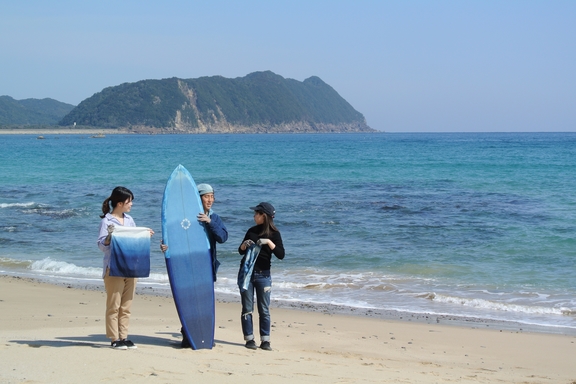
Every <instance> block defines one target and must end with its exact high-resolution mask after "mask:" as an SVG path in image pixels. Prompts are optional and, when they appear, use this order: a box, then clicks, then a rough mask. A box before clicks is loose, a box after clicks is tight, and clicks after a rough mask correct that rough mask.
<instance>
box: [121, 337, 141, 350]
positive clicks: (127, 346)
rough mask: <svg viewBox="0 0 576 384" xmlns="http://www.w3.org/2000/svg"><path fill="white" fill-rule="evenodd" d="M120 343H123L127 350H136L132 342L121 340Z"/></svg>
mask: <svg viewBox="0 0 576 384" xmlns="http://www.w3.org/2000/svg"><path fill="white" fill-rule="evenodd" d="M122 342H123V343H124V345H125V346H126V348H128V349H136V348H138V347H137V346H136V344H134V343H133V342H132V341H130V340H126V339H124V340H122Z"/></svg>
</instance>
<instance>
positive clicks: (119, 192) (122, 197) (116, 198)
mask: <svg viewBox="0 0 576 384" xmlns="http://www.w3.org/2000/svg"><path fill="white" fill-rule="evenodd" d="M128 199H130V200H134V194H133V193H132V191H130V190H129V189H128V188H125V187H116V188H114V190H112V194H111V195H110V197H109V198H107V199H106V200H104V202H103V203H102V213H103V215H102V216H100V217H101V218H102V219H103V218H104V216H106V214H107V213H110V211H112V210H114V208H116V205H117V204H118V203H123V202H125V201H126V200H128ZM110 206H112V209H110Z"/></svg>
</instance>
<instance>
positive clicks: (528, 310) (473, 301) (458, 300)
mask: <svg viewBox="0 0 576 384" xmlns="http://www.w3.org/2000/svg"><path fill="white" fill-rule="evenodd" d="M429 298H431V299H432V300H433V301H435V302H439V303H448V304H457V305H462V306H464V307H471V308H478V309H487V310H491V311H503V312H516V313H523V314H537V315H565V314H569V313H571V312H574V310H572V309H570V308H565V307H562V308H555V307H543V306H538V305H521V304H514V303H507V302H495V301H489V300H484V299H479V298H463V297H454V296H446V295H436V294H431V295H430V296H429Z"/></svg>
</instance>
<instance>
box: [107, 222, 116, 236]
mask: <svg viewBox="0 0 576 384" xmlns="http://www.w3.org/2000/svg"><path fill="white" fill-rule="evenodd" d="M106 229H108V234H109V235H111V234H112V232H114V224H110V225H109V226H108V228H106Z"/></svg>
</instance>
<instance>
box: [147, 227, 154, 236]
mask: <svg viewBox="0 0 576 384" xmlns="http://www.w3.org/2000/svg"><path fill="white" fill-rule="evenodd" d="M148 230H149V231H150V237H152V235H153V234H154V231H153V230H152V228H148Z"/></svg>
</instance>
